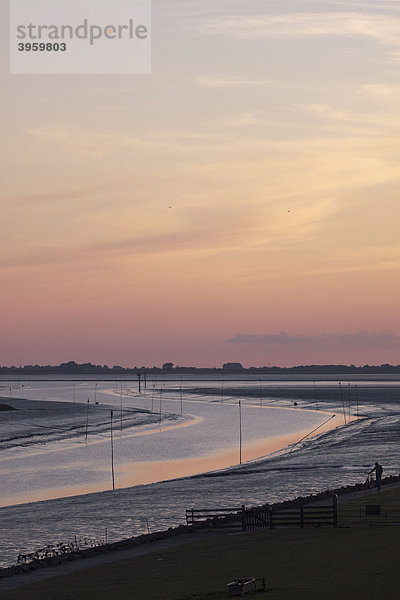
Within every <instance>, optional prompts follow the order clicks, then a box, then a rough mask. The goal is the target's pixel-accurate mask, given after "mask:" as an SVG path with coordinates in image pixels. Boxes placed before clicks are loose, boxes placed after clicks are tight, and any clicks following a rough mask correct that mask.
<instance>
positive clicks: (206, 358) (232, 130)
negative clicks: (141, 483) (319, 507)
mask: <svg viewBox="0 0 400 600" xmlns="http://www.w3.org/2000/svg"><path fill="white" fill-rule="evenodd" d="M0 1H1V14H0V17H1V18H0V21H1V26H0V27H1V32H2V35H1V39H2V52H1V55H2V57H3V58H2V59H1V60H2V68H1V73H2V74H1V80H2V81H1V103H2V111H1V120H2V124H1V131H2V144H1V162H0V165H1V166H0V169H1V174H0V177H1V183H2V185H1V206H2V210H1V215H2V219H1V225H2V226H1V231H2V236H1V256H0V265H1V269H0V290H1V327H0V336H1V337H0V340H1V344H0V365H11V364H16V365H19V364H36V363H37V364H57V363H59V362H64V361H68V360H75V361H77V362H89V361H90V362H93V363H99V364H109V365H114V364H119V365H123V366H134V365H137V366H142V365H146V366H152V365H161V364H162V363H163V362H166V361H171V362H173V363H174V364H179V365H197V366H220V365H222V363H223V362H227V361H239V362H241V363H242V364H243V365H244V366H250V365H255V366H262V365H268V364H271V365H282V366H283V365H294V364H310V363H333V362H334V363H339V362H340V363H348V364H351V363H353V364H356V365H358V364H365V363H369V364H381V363H386V362H391V363H395V364H399V363H400V320H399V298H400V273H399V266H400V238H399V231H400V3H399V1H398V0H392V1H389V0H379V1H378V0H343V1H340V0H304V1H303V0H292V1H289V0H245V1H243V0H201V2H199V1H198V0H196V1H194V0H153V30H152V45H153V52H152V74H151V75H131V76H129V75H125V76H112V75H110V76H95V75H88V76H83V75H81V76H68V75H54V76H52V75H47V76H35V75H31V76H29V75H9V65H8V56H7V53H8V13H7V4H8V2H5V0H0ZM169 207H172V208H169Z"/></svg>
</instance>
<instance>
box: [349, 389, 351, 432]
mask: <svg viewBox="0 0 400 600" xmlns="http://www.w3.org/2000/svg"><path fill="white" fill-rule="evenodd" d="M350 421H351V383H349V423H350Z"/></svg>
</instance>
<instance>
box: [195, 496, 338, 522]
mask: <svg viewBox="0 0 400 600" xmlns="http://www.w3.org/2000/svg"><path fill="white" fill-rule="evenodd" d="M337 523H338V512H337V498H336V496H334V497H333V500H332V503H331V504H330V505H323V506H312V505H310V506H302V505H300V506H298V507H293V508H280V507H273V506H268V505H267V506H262V507H253V508H247V509H246V508H245V506H244V505H243V506H241V507H240V508H238V507H235V508H202V509H200V508H198V509H195V508H191V509H188V510H187V511H186V524H187V525H188V526H189V527H190V528H191V529H192V530H193V529H195V528H198V527H202V528H204V527H229V528H233V527H236V528H238V527H240V528H241V529H242V530H243V531H254V530H262V529H274V528H276V527H308V526H331V527H336V526H337Z"/></svg>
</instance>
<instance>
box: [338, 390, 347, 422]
mask: <svg viewBox="0 0 400 600" xmlns="http://www.w3.org/2000/svg"><path fill="white" fill-rule="evenodd" d="M339 390H340V399H341V401H342V407H343V418H344V424H345V425H347V419H346V409H345V406H344V398H343V391H342V383H341V382H340V381H339Z"/></svg>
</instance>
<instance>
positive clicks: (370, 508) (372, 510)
mask: <svg viewBox="0 0 400 600" xmlns="http://www.w3.org/2000/svg"><path fill="white" fill-rule="evenodd" d="M365 514H366V515H367V516H370V515H375V516H380V514H381V505H380V504H366V505H365Z"/></svg>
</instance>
